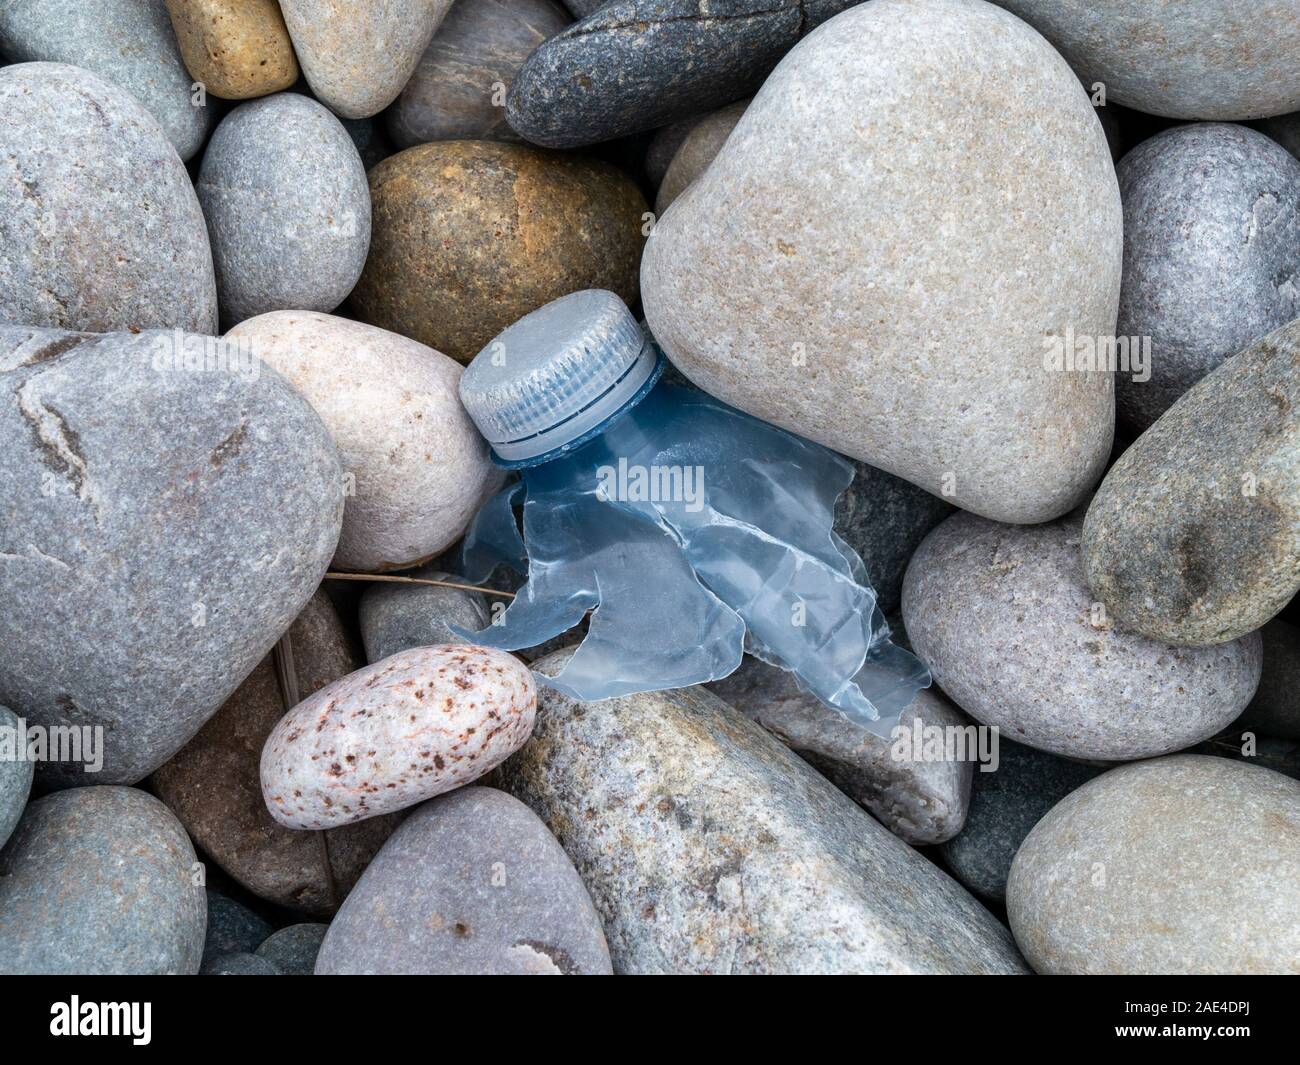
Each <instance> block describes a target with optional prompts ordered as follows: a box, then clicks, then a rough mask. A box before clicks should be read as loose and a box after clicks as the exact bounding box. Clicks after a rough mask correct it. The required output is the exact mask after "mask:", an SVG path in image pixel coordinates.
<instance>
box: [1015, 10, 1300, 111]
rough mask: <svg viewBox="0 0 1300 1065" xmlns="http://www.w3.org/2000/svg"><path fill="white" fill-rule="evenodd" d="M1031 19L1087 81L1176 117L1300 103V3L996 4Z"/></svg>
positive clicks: (1126, 100) (1283, 108)
mask: <svg viewBox="0 0 1300 1065" xmlns="http://www.w3.org/2000/svg"><path fill="white" fill-rule="evenodd" d="M993 2H994V3H996V4H1000V5H1001V6H1002V7H1005V8H1007V9H1008V10H1010V11H1014V12H1015V13H1016V14H1017V15H1019V16H1020V17H1021V18H1023V19H1025V20H1026V21H1027V22H1029V23H1030V24H1031V25H1032V26H1033V27H1034V28H1035V29H1037V30H1038V31H1039V32H1040V33H1041V34H1042V35H1043V36H1044V37H1046V38H1047V39H1048V40H1049V41H1051V42H1052V44H1053V45H1055V46H1056V47H1057V48H1058V49H1059V50H1060V51H1061V52H1062V53H1063V54H1064V55H1065V58H1066V59H1068V60H1069V61H1070V65H1071V66H1073V67H1074V68H1075V69H1076V70H1077V71H1078V72H1079V75H1080V76H1081V77H1082V78H1083V80H1084V82H1086V83H1089V84H1091V83H1092V82H1094V81H1101V82H1104V83H1105V85H1106V92H1107V96H1108V97H1109V98H1111V99H1114V100H1115V102H1117V103H1121V104H1124V105H1125V106H1126V107H1135V108H1137V109H1138V110H1139V111H1146V112H1147V113H1148V114H1152V115H1164V116H1166V117H1168V118H1202V119H1227V120H1234V119H1243V118H1262V117H1263V116H1265V115H1277V114H1281V113H1282V112H1283V111H1294V110H1296V109H1297V108H1298V107H1300V67H1297V65H1296V61H1295V57H1296V55H1297V54H1300V0H1250V2H1248V3H1237V2H1234V0H1178V2H1177V3H1169V2H1168V0H993Z"/></svg>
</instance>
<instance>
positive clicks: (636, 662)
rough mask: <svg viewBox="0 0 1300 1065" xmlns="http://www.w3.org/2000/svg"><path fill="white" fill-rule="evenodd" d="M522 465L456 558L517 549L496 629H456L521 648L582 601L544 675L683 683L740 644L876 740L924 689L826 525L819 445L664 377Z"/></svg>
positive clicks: (831, 496) (859, 569) (854, 561)
mask: <svg viewBox="0 0 1300 1065" xmlns="http://www.w3.org/2000/svg"><path fill="white" fill-rule="evenodd" d="M522 476H523V480H522V482H521V483H520V484H518V485H514V486H512V487H510V488H507V489H505V490H504V491H503V492H502V493H501V494H499V495H498V496H497V497H495V498H494V499H493V500H491V501H490V502H489V503H488V504H487V505H486V506H485V507H484V508H483V510H482V511H481V512H480V514H479V516H478V517H477V518H476V520H475V522H474V524H473V525H472V526H471V528H470V531H469V533H468V535H467V537H466V542H465V553H464V559H463V561H464V565H465V569H466V575H467V576H468V577H469V578H470V579H471V580H476V581H478V580H482V579H484V578H486V576H487V575H488V573H489V572H490V570H491V568H492V567H493V566H494V565H495V564H496V563H498V562H504V563H507V564H511V565H515V566H516V567H519V566H520V564H521V562H522V561H523V560H524V559H525V558H526V560H527V570H526V572H527V575H528V581H527V583H526V584H524V585H523V587H522V588H521V589H520V590H519V593H518V595H517V597H516V599H515V600H514V602H513V604H512V605H511V606H510V608H509V609H508V610H506V611H505V613H504V614H502V615H501V617H500V618H499V619H498V622H497V623H496V624H495V625H492V626H489V627H488V628H487V629H486V630H484V631H483V632H479V633H462V635H464V636H466V637H467V638H472V639H474V641H475V642H476V643H480V644H483V645H486V646H489V647H498V648H502V649H505V650H517V649H519V648H523V647H531V646H535V645H536V644H539V643H542V642H544V641H545V640H548V639H551V638H552V637H554V636H558V635H559V634H560V633H562V632H565V631H566V630H568V629H569V628H571V627H572V626H573V625H575V624H577V623H578V622H579V621H580V620H581V618H582V616H583V614H584V613H585V612H586V611H587V610H594V611H595V612H594V614H593V615H592V618H591V624H590V630H589V633H588V635H587V636H586V638H585V639H584V640H583V642H582V645H581V646H580V647H579V649H578V651H577V653H576V654H575V655H574V657H573V658H572V660H571V661H570V662H569V663H568V664H567V665H566V667H565V669H564V670H563V671H562V672H561V673H559V674H558V675H557V676H555V677H551V678H547V677H540V678H539V679H540V680H541V681H542V682H543V683H547V684H550V685H552V686H554V687H555V688H557V689H559V690H560V691H562V692H565V693H567V694H569V695H571V696H574V697H575V698H579V699H582V700H584V701H594V700H599V699H605V698H610V697H613V696H618V695H625V694H629V693H632V692H637V691H648V690H653V689H657V688H675V687H683V686H685V685H689V684H698V683H702V682H705V681H709V680H716V679H718V678H720V677H724V676H726V675H727V674H729V673H730V672H732V671H733V670H734V669H735V668H736V667H737V666H738V665H739V664H740V659H741V654H742V652H743V651H744V650H746V649H748V650H749V651H750V652H751V653H754V654H756V655H758V656H759V657H761V658H763V659H764V660H765V661H768V662H770V663H772V664H773V665H777V666H780V667H782V668H784V669H787V670H790V671H791V672H793V673H794V674H795V676H796V677H797V678H798V680H799V682H800V684H801V686H803V687H804V688H805V689H806V690H808V691H811V692H812V693H814V694H815V695H816V696H817V697H818V698H820V699H821V700H822V701H823V702H825V703H827V704H828V705H830V706H832V707H834V708H835V709H837V710H839V711H840V712H841V713H842V714H843V715H844V716H845V717H847V718H849V719H850V720H852V721H855V722H857V723H859V724H861V725H863V726H865V727H867V728H870V729H872V730H873V731H877V732H879V733H880V734H882V735H886V736H887V735H888V734H889V730H890V729H891V728H892V726H893V725H894V724H895V723H896V722H897V719H898V716H899V714H900V713H901V712H902V710H903V709H904V708H905V707H906V706H907V704H908V703H909V702H910V701H911V700H912V697H913V696H914V695H915V694H916V691H917V690H918V689H919V688H923V687H925V686H926V685H927V684H929V675H928V673H927V672H926V670H925V667H924V666H923V665H922V664H921V663H920V662H919V661H918V660H917V659H916V658H915V657H914V656H913V655H911V654H910V653H909V652H907V651H905V650H903V649H902V648H900V647H897V646H895V645H894V644H892V643H890V641H889V628H888V626H887V625H886V623H885V620H884V617H883V615H882V614H881V612H880V610H879V608H878V607H877V606H876V597H875V593H874V592H873V591H872V590H871V587H870V586H869V584H868V583H867V579H866V574H865V569H864V567H863V565H862V561H861V559H860V558H858V556H857V555H856V554H855V553H854V552H853V551H852V549H851V548H849V547H848V545H847V544H845V543H844V542H843V541H842V540H841V539H840V538H839V537H837V536H836V535H835V534H834V532H833V531H832V525H833V521H834V506H835V500H836V499H837V498H838V496H839V495H840V493H841V492H842V491H843V490H844V489H845V488H847V487H848V485H849V483H850V481H851V480H852V478H853V467H852V465H851V464H850V463H848V462H847V461H845V460H844V459H842V458H840V457H839V456H837V455H835V454H834V453H833V452H831V451H828V450H827V449H825V448H823V447H820V446H819V445H817V444H813V443H810V442H809V441H807V440H803V439H801V438H799V437H796V436H793V435H791V434H790V433H786V432H784V431H782V430H780V429H777V428H775V427H773V426H771V425H768V424H766V423H764V422H761V421H758V420H757V419H754V418H751V417H749V416H748V415H746V414H742V413H741V412H739V411H736V410H733V409H732V408H730V407H727V406H725V405H724V404H722V403H719V402H718V401H716V400H714V399H712V398H711V397H709V396H707V395H705V394H704V393H702V392H695V391H693V390H689V389H683V388H678V387H675V386H672V385H669V384H665V383H660V384H658V385H656V386H655V387H654V388H653V390H652V391H651V392H650V393H649V395H648V396H647V397H646V398H645V399H644V400H643V401H642V402H641V403H639V404H638V405H637V406H635V407H633V408H632V409H631V410H630V411H628V412H627V413H626V414H624V415H622V416H621V417H619V418H618V419H616V420H615V421H614V422H613V423H612V424H611V425H610V426H609V427H608V428H607V429H606V430H605V431H604V432H603V433H602V434H601V435H599V436H597V437H596V438H595V439H592V440H590V441H588V442H587V443H585V444H583V445H581V446H580V447H578V448H576V449H575V450H573V451H570V452H568V453H566V454H562V455H560V456H559V457H557V458H554V459H552V460H551V461H549V462H545V463H544V464H542V465H538V466H534V467H531V468H528V469H524V470H523V471H522ZM521 497H522V499H523V501H524V503H523V536H522V540H521V539H520V533H519V529H518V527H517V525H516V522H515V517H514V513H513V505H515V504H516V503H517V502H518V501H519V499H520V498H521ZM521 572H523V570H522V569H521Z"/></svg>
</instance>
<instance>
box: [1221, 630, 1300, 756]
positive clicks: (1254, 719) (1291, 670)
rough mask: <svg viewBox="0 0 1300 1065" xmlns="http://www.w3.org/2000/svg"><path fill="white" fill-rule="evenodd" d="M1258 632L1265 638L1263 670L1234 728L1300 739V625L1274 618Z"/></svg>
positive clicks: (1234, 723)
mask: <svg viewBox="0 0 1300 1065" xmlns="http://www.w3.org/2000/svg"><path fill="white" fill-rule="evenodd" d="M1259 634H1260V636H1261V638H1262V639H1263V641H1264V672H1263V673H1262V674H1261V675H1260V678H1259V689H1258V690H1257V691H1256V692H1255V698H1254V699H1252V700H1251V703H1250V705H1249V706H1248V707H1246V711H1245V713H1243V714H1242V715H1241V717H1239V718H1237V720H1236V721H1234V722H1233V728H1234V729H1235V730H1238V731H1239V730H1241V729H1250V730H1252V731H1255V732H1262V733H1263V734H1264V735H1265V736H1278V737H1281V738H1283V739H1291V740H1300V627H1297V626H1295V625H1292V624H1291V622H1289V621H1283V620H1282V619H1281V618H1274V619H1273V620H1272V621H1270V622H1269V623H1268V624H1267V625H1265V626H1264V627H1263V628H1262V629H1260V630H1259Z"/></svg>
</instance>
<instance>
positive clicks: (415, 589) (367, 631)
mask: <svg viewBox="0 0 1300 1065" xmlns="http://www.w3.org/2000/svg"><path fill="white" fill-rule="evenodd" d="M410 576H412V577H416V578H421V579H426V580H442V581H452V582H454V583H458V584H463V583H465V582H464V580H463V579H462V578H460V577H456V576H454V575H452V574H449V573H443V572H441V571H440V570H439V569H437V568H436V567H435V566H432V565H431V566H425V567H422V568H421V569H418V570H415V571H413V572H412V573H411V574H410ZM501 602H503V603H505V602H507V600H504V599H503V600H501ZM360 619H361V639H362V640H363V641H364V643H365V645H366V660H367V661H369V662H379V661H381V660H383V659H385V658H387V657H388V656H389V655H394V654H397V652H398V651H405V650H408V649H409V648H412V647H432V646H434V645H435V644H440V643H469V642H471V641H469V640H462V639H461V638H460V637H459V636H457V635H456V634H455V633H454V632H452V631H451V626H452V625H459V626H460V627H461V628H463V629H466V630H468V631H471V632H476V631H478V630H479V629H482V628H486V627H487V625H488V624H489V622H490V621H491V620H492V618H491V615H490V614H489V612H488V605H487V600H486V598H485V597H484V596H482V595H480V594H479V593H478V592H466V591H462V590H461V589H459V588H439V587H436V586H434V585H428V584H398V583H394V582H384V583H376V584H372V585H370V587H369V588H367V589H366V591H365V594H364V595H363V596H362V597H361V606H360Z"/></svg>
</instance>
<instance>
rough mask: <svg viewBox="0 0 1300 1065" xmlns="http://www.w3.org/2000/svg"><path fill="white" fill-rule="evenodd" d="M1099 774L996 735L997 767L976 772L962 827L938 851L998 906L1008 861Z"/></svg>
mask: <svg viewBox="0 0 1300 1065" xmlns="http://www.w3.org/2000/svg"><path fill="white" fill-rule="evenodd" d="M1100 772H1102V770H1101V769H1099V768H1097V767H1095V766H1089V765H1083V764H1081V763H1079V762H1070V761H1067V760H1066V759H1064V758H1057V757H1056V756H1055V755H1052V754H1048V753H1047V752H1046V751H1037V750H1034V748H1033V747H1025V746H1023V745H1022V744H1019V743H1013V742H1012V741H1011V740H1008V739H1006V738H1005V737H1002V736H1000V737H999V740H998V766H997V769H996V770H994V771H992V772H989V773H984V772H980V773H976V774H975V781H974V784H973V785H972V787H971V796H970V810H969V812H968V813H967V814H966V824H965V827H963V828H962V830H961V832H959V833H958V834H957V835H956V836H955V837H954V838H953V839H950V840H948V841H947V842H946V843H944V844H943V845H942V846H941V847H940V848H939V853H940V854H942V855H943V858H944V861H946V862H947V863H948V868H949V869H951V870H952V871H953V875H954V876H956V877H957V879H958V880H960V881H961V882H962V883H963V884H965V885H966V886H967V887H968V888H970V889H971V891H973V892H975V893H976V894H977V895H980V896H982V897H983V898H986V899H989V900H991V901H993V902H999V903H1000V902H1002V901H1003V900H1004V899H1005V897H1006V891H1007V874H1008V873H1010V872H1011V860H1012V859H1013V858H1015V856H1016V851H1018V850H1019V849H1020V844H1022V843H1023V842H1024V841H1025V837H1026V836H1027V835H1029V832H1030V830H1031V829H1032V828H1033V827H1034V825H1036V824H1037V823H1038V820H1039V818H1041V817H1042V816H1043V815H1044V814H1045V813H1047V811H1048V810H1050V809H1051V808H1052V807H1053V806H1055V805H1056V804H1057V803H1058V802H1059V801H1060V800H1061V799H1064V798H1065V797H1066V796H1067V795H1069V794H1070V792H1072V791H1073V790H1074V789H1075V788H1077V787H1079V786H1080V785H1082V784H1085V783H1087V782H1088V781H1089V780H1091V779H1092V778H1093V777H1095V776H1096V775H1097V774H1098V773H1100Z"/></svg>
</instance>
